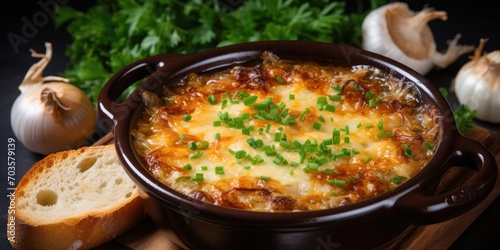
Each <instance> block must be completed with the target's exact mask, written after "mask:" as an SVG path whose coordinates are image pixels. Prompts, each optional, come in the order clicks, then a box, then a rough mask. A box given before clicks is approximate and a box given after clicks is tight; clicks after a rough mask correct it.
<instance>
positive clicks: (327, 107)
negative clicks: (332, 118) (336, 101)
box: [325, 104, 335, 112]
mask: <svg viewBox="0 0 500 250" xmlns="http://www.w3.org/2000/svg"><path fill="white" fill-rule="evenodd" d="M325 110H326V111H329V112H335V106H333V105H330V104H327V105H326V106H325Z"/></svg>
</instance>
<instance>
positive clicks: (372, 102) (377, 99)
mask: <svg viewBox="0 0 500 250" xmlns="http://www.w3.org/2000/svg"><path fill="white" fill-rule="evenodd" d="M381 101H382V99H380V98H379V97H377V98H375V99H371V100H369V101H368V106H370V108H373V107H375V105H377V104H379V103H380V102H381Z"/></svg>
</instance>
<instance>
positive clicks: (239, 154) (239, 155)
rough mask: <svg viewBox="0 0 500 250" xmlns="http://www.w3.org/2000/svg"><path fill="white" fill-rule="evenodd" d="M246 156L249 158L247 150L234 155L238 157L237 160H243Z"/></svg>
mask: <svg viewBox="0 0 500 250" xmlns="http://www.w3.org/2000/svg"><path fill="white" fill-rule="evenodd" d="M245 156H247V152H246V151H245V150H239V151H236V152H235V153H234V157H236V159H243V158H245Z"/></svg>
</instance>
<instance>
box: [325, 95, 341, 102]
mask: <svg viewBox="0 0 500 250" xmlns="http://www.w3.org/2000/svg"><path fill="white" fill-rule="evenodd" d="M328 98H329V99H330V100H331V101H340V100H342V96H341V95H329V96H328Z"/></svg>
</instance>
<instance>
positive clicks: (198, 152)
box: [189, 151, 203, 159]
mask: <svg viewBox="0 0 500 250" xmlns="http://www.w3.org/2000/svg"><path fill="white" fill-rule="evenodd" d="M202 154H203V152H202V151H196V152H194V153H192V154H190V155H189V158H190V159H198V158H200V157H201V155H202Z"/></svg>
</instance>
